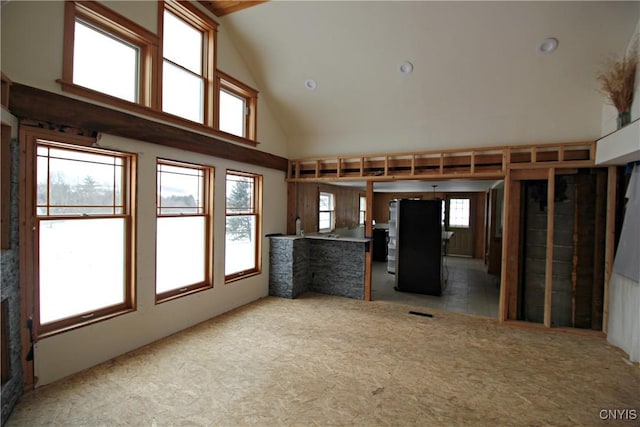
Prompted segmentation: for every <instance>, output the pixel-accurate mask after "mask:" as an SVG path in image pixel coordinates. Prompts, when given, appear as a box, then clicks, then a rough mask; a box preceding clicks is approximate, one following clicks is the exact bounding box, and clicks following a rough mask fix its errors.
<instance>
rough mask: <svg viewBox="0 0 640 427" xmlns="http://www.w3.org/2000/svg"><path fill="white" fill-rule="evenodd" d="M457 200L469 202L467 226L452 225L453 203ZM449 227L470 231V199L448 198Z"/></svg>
mask: <svg viewBox="0 0 640 427" xmlns="http://www.w3.org/2000/svg"><path fill="white" fill-rule="evenodd" d="M454 200H455V201H457V200H466V201H467V225H461V224H451V217H452V215H451V212H452V209H451V202H452V201H454ZM447 226H448V227H449V228H463V229H468V228H471V199H470V198H469V197H450V198H447Z"/></svg>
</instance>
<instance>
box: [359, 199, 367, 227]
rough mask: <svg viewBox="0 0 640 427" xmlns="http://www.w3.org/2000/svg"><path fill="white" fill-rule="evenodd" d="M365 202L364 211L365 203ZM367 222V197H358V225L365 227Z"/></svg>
mask: <svg viewBox="0 0 640 427" xmlns="http://www.w3.org/2000/svg"><path fill="white" fill-rule="evenodd" d="M363 201H364V209H362V207H363V203H362V202H363ZM366 221H367V196H363V195H359V196H358V225H365V224H366Z"/></svg>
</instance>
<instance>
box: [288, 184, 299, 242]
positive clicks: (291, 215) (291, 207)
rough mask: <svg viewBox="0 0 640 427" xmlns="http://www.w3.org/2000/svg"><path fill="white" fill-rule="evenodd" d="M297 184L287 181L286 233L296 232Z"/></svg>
mask: <svg viewBox="0 0 640 427" xmlns="http://www.w3.org/2000/svg"><path fill="white" fill-rule="evenodd" d="M297 190H298V184H297V183H296V182H288V183H287V234H296V216H297V215H298V191H297Z"/></svg>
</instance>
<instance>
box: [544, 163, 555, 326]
mask: <svg viewBox="0 0 640 427" xmlns="http://www.w3.org/2000/svg"><path fill="white" fill-rule="evenodd" d="M547 179H548V181H547V256H546V262H545V271H544V326H546V327H547V328H550V327H551V299H552V296H553V228H554V214H555V192H556V186H555V182H556V171H555V169H554V168H549V172H548V178H547Z"/></svg>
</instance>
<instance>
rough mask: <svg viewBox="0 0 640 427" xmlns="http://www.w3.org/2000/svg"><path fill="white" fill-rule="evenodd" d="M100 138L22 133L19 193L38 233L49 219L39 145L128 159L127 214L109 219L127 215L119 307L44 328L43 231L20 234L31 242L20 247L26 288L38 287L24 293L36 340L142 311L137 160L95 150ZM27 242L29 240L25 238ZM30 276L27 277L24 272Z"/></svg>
mask: <svg viewBox="0 0 640 427" xmlns="http://www.w3.org/2000/svg"><path fill="white" fill-rule="evenodd" d="M95 142H96V140H95V138H87V137H82V136H75V135H67V134H64V133H57V132H51V131H43V130H35V129H33V130H32V129H29V128H27V129H21V131H20V143H21V149H22V150H23V151H24V152H25V156H24V159H23V163H22V164H23V165H24V166H23V167H24V170H25V176H26V179H25V182H24V185H23V186H22V187H21V189H20V194H21V199H22V196H25V198H24V199H23V201H22V202H21V205H22V206H23V207H24V215H25V216H24V217H22V216H21V218H23V219H21V221H27V223H29V224H33V227H35V231H37V230H38V224H39V220H40V218H45V219H46V218H47V217H46V216H40V217H39V216H38V215H37V203H36V195H37V185H38V183H37V177H36V172H37V167H36V163H37V147H38V146H39V145H40V144H42V145H48V146H51V147H56V148H63V149H69V150H74V151H80V152H88V153H99V154H111V155H114V156H117V157H120V158H123V160H125V166H124V167H123V171H126V172H125V173H126V176H125V177H123V186H122V192H123V193H125V195H124V196H123V200H124V211H123V213H122V214H121V215H112V216H109V217H122V218H124V219H125V221H124V224H125V235H124V242H125V248H124V252H125V255H124V261H123V262H124V272H125V278H124V289H123V291H124V301H123V302H122V303H119V304H115V305H111V306H107V307H103V308H99V309H96V310H92V311H90V312H86V313H80V314H75V315H73V316H69V317H66V318H63V319H59V320H55V321H52V322H49V323H47V324H45V325H43V324H41V321H40V283H39V271H40V267H39V247H40V245H39V233H38V232H32V233H29V230H31V228H29V230H26V229H23V230H21V235H20V239H21V241H25V242H26V244H25V245H24V246H23V245H21V258H22V256H25V257H27V256H28V257H29V260H21V266H20V271H21V279H20V282H21V286H23V285H24V286H25V289H26V288H27V287H29V288H30V289H33V293H31V294H29V293H26V294H25V293H21V295H22V296H23V297H24V298H25V301H24V308H25V310H26V311H27V312H31V313H33V320H34V322H33V325H34V326H33V330H34V335H35V337H36V338H44V337H47V336H51V335H55V334H58V333H62V332H66V331H69V330H72V329H76V328H80V327H84V326H87V325H91V324H94V323H97V322H101V321H104V320H107V319H111V318H113V317H117V316H120V315H123V314H127V313H130V312H133V311H135V310H136V309H137V302H136V292H135V274H136V266H135V262H134V260H135V253H136V239H135V230H136V222H137V211H136V204H135V200H136V183H135V179H136V176H137V175H136V171H137V157H136V155H135V154H133V153H127V152H123V151H117V150H109V149H96V148H93V146H94V145H95ZM60 217H61V218H64V219H65V220H80V221H81V220H83V219H84V217H83V216H82V215H75V216H74V215H64V216H60ZM90 217H91V218H100V216H99V215H92V216H90ZM23 239H24V240H23ZM22 273H25V274H22Z"/></svg>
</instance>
